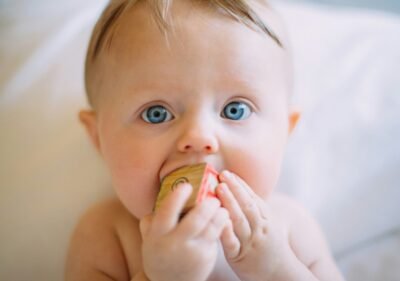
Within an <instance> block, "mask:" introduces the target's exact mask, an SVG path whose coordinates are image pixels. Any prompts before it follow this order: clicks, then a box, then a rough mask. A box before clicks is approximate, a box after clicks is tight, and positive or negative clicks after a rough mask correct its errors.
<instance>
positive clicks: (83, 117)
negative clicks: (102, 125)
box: [79, 110, 100, 152]
mask: <svg viewBox="0 0 400 281" xmlns="http://www.w3.org/2000/svg"><path fill="white" fill-rule="evenodd" d="M79 120H80V121H81V123H82V124H83V126H84V127H85V129H86V132H87V133H88V135H89V137H90V140H91V141H92V143H93V145H94V146H95V148H96V150H97V151H98V152H100V140H99V133H98V130H97V117H96V112H95V111H94V110H81V111H80V112H79Z"/></svg>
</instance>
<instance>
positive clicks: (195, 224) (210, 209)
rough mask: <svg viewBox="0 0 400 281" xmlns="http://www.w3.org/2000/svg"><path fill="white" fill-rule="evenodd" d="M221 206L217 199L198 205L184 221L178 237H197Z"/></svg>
mask: <svg viewBox="0 0 400 281" xmlns="http://www.w3.org/2000/svg"><path fill="white" fill-rule="evenodd" d="M220 206H221V202H220V201H219V200H218V199H217V198H206V199H205V200H204V201H203V202H201V203H200V204H197V205H196V206H195V207H194V208H193V209H192V210H190V211H189V212H188V213H187V214H186V215H185V216H184V217H183V219H182V221H181V223H180V224H179V226H178V228H177V229H176V231H177V235H182V236H185V237H195V236H197V235H199V233H200V232H202V231H203V230H204V228H205V227H206V226H207V225H208V224H209V222H210V221H211V219H212V218H213V216H215V213H216V212H217V211H218V209H219V207H220Z"/></svg>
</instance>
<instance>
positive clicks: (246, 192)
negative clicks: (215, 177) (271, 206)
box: [220, 171, 261, 229]
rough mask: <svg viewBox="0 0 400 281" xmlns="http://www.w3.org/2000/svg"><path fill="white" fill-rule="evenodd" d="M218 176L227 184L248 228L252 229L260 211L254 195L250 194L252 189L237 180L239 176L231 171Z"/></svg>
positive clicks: (257, 221)
mask: <svg viewBox="0 0 400 281" xmlns="http://www.w3.org/2000/svg"><path fill="white" fill-rule="evenodd" d="M220 178H221V180H222V182H225V183H226V184H227V185H228V186H229V190H230V191H231V193H232V194H233V196H234V198H235V199H236V200H237V202H238V204H239V206H240V209H241V210H242V212H243V213H244V215H245V217H246V219H247V221H248V223H249V225H250V228H251V229H254V227H256V226H257V225H258V224H259V221H260V218H261V213H260V209H259V206H258V202H257V200H256V198H255V197H256V196H252V193H253V191H252V190H251V188H250V187H249V186H248V185H247V184H246V183H245V182H244V181H239V177H237V176H236V175H234V174H233V173H231V172H228V171H224V172H222V173H221V177H220ZM253 194H254V193H253Z"/></svg>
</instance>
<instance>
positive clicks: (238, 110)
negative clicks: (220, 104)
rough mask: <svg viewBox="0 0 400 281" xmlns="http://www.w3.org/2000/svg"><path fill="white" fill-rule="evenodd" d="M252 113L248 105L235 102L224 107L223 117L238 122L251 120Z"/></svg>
mask: <svg viewBox="0 0 400 281" xmlns="http://www.w3.org/2000/svg"><path fill="white" fill-rule="evenodd" d="M251 113H252V110H251V108H250V106H249V105H248V104H247V103H244V102H239V101H234V102H231V103H228V104H227V105H226V106H225V107H224V110H223V112H222V117H224V118H227V119H230V120H236V121H237V120H244V119H247V118H249V116H250V115H251Z"/></svg>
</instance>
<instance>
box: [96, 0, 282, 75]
mask: <svg viewBox="0 0 400 281" xmlns="http://www.w3.org/2000/svg"><path fill="white" fill-rule="evenodd" d="M188 2H189V1H187V2H186V3H187V4H182V3H181V4H178V5H174V6H173V7H172V11H171V17H172V21H171V22H172V24H173V28H170V29H169V30H168V33H167V34H166V36H165V34H163V33H162V31H161V30H160V28H159V26H158V25H157V23H156V22H155V21H154V19H153V18H152V17H151V16H150V14H151V12H150V11H149V8H148V7H146V5H145V4H140V5H138V6H135V7H134V8H131V9H129V10H127V11H126V12H125V13H124V14H123V15H122V16H121V18H120V19H119V20H118V24H117V25H116V26H115V29H114V30H113V34H112V40H111V44H110V48H109V49H108V50H104V51H103V52H102V53H101V54H100V56H99V58H98V60H99V61H100V63H99V66H101V68H102V72H104V74H105V75H107V77H114V78H116V77H117V76H118V79H120V80H121V79H123V77H126V79H128V80H129V82H130V83H133V82H134V81H135V80H137V81H142V82H145V81H146V80H147V81H149V83H150V82H151V81H154V79H155V78H158V79H161V78H163V79H165V80H166V81H168V79H169V78H170V79H173V78H176V75H177V74H182V72H183V73H187V72H191V74H192V75H185V76H186V80H190V79H192V80H195V79H196V78H197V77H203V76H202V75H201V72H208V73H209V76H210V77H213V78H216V79H217V78H218V79H219V80H221V81H229V80H231V78H235V79H236V80H243V81H252V80H257V79H256V78H257V77H258V76H259V75H260V74H262V75H263V77H265V78H266V79H269V78H270V79H273V77H275V76H277V75H278V76H279V75H280V74H283V73H282V72H284V69H283V68H284V64H285V61H286V59H287V58H286V56H287V54H286V51H285V50H284V49H282V48H281V47H279V46H278V45H277V44H276V43H275V42H274V41H273V40H272V39H271V38H269V37H268V36H267V35H266V34H264V33H261V32H257V31H255V30H252V29H250V28H249V27H248V26H246V25H244V24H242V23H239V22H237V21H235V20H233V19H232V18H230V17H228V16H227V15H224V14H223V13H220V12H218V11H215V10H211V9H207V8H204V7H201V8H199V7H196V6H194V5H193V4H188ZM263 15H264V16H265V21H266V22H267V23H268V25H269V26H271V27H272V28H273V29H275V30H277V33H278V34H279V33H280V32H279V30H280V29H281V26H280V23H279V21H278V18H277V16H276V15H274V14H273V13H272V12H271V11H268V10H265V13H263ZM120 74H124V75H120ZM103 78H104V77H103ZM122 82H123V81H119V83H122Z"/></svg>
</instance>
